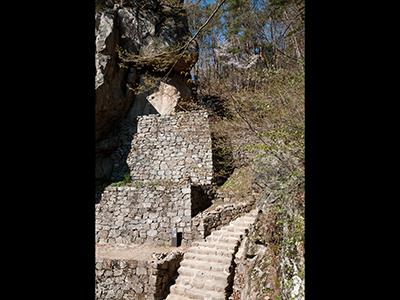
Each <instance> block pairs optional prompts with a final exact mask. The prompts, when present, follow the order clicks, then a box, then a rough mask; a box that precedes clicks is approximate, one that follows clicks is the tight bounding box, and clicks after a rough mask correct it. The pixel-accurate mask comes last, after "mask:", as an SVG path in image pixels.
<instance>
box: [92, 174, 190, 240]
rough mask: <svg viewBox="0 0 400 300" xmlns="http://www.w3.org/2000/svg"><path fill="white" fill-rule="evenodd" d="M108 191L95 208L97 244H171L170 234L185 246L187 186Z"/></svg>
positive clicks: (158, 184)
mask: <svg viewBox="0 0 400 300" xmlns="http://www.w3.org/2000/svg"><path fill="white" fill-rule="evenodd" d="M134 184H136V185H137V186H123V187H107V188H106V190H105V191H104V192H103V195H102V199H101V201H100V203H99V204H96V242H97V243H122V244H130V243H139V244H141V243H144V242H154V243H156V244H170V243H171V230H172V228H176V229H177V232H181V233H182V239H183V240H184V242H185V243H186V242H187V240H188V239H190V231H191V198H190V195H191V187H190V184H189V182H178V183H175V182H174V183H171V182H166V181H164V182H156V183H149V182H147V183H141V182H136V183H134Z"/></svg>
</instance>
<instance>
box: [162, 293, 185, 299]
mask: <svg viewBox="0 0 400 300" xmlns="http://www.w3.org/2000/svg"><path fill="white" fill-rule="evenodd" d="M188 299H190V298H188V297H185V296H182V295H178V294H169V295H168V297H167V298H166V300H188Z"/></svg>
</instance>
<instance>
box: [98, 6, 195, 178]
mask: <svg viewBox="0 0 400 300" xmlns="http://www.w3.org/2000/svg"><path fill="white" fill-rule="evenodd" d="M182 3H183V1H181V0H169V1H166V0H164V1H162V0H122V1H115V0H96V4H97V5H96V16H95V18H96V62H95V63H96V78H95V88H96V179H109V178H110V176H111V173H112V169H113V165H115V162H113V159H112V156H111V154H112V153H113V152H114V151H115V150H116V149H117V148H118V147H119V146H120V144H121V140H120V138H118V130H119V129H118V126H119V125H120V123H121V121H122V120H123V119H124V118H125V117H126V116H127V115H128V112H129V111H130V113H129V116H130V118H131V120H134V119H135V117H136V116H138V115H143V114H148V113H156V112H158V111H157V110H156V108H157V107H160V106H162V107H163V112H164V111H167V112H171V111H173V109H174V107H175V106H176V105H177V102H178V101H179V99H185V98H186V99H187V98H191V97H192V96H193V94H192V90H191V87H190V86H188V84H187V80H188V78H190V75H189V71H190V69H191V67H192V66H193V65H194V64H195V63H196V61H197V57H198V49H197V45H196V44H192V45H190V47H189V48H188V50H186V52H187V55H185V56H184V57H182V59H180V60H178V62H177V63H176V64H175V66H174V68H173V70H172V72H170V75H169V79H168V80H167V82H165V80H163V81H164V83H163V84H162V85H161V88H160V79H161V78H163V76H164V75H165V74H166V73H167V72H168V70H169V69H170V68H171V67H172V66H173V64H172V63H168V61H176V60H177V59H178V58H179V56H178V55H177V54H176V52H173V51H171V50H175V49H177V48H179V47H181V46H182V45H184V44H185V43H186V42H187V41H188V40H189V39H190V37H191V34H190V31H189V29H188V24H187V18H186V14H185V11H184V9H183V8H182V6H181V5H182ZM165 53H167V56H168V55H169V54H170V55H169V57H166V56H165V55H166V54H165ZM123 55H134V57H135V58H136V60H134V61H129V59H128V60H127V59H123ZM160 61H161V63H162V68H157V66H158V65H159V64H160ZM188 76H189V77H188ZM166 85H170V86H171V87H170V88H169V89H166ZM164 90H169V91H171V90H173V91H175V95H172V98H173V99H172V100H173V101H171V100H169V102H170V103H171V104H169V103H164V102H165V101H164V100H163V99H166V98H168V97H171V95H163V91H164ZM160 98H161V100H159V99H160ZM160 101H161V102H163V101H164V102H163V103H159V102H160ZM167 102H168V100H167ZM152 103H157V105H155V106H153V104H152ZM168 105H173V106H174V107H169V106H168ZM166 106H167V107H166Z"/></svg>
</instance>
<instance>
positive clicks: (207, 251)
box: [187, 246, 233, 259]
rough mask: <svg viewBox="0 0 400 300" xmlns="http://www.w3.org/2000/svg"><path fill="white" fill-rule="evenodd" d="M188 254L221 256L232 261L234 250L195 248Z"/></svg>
mask: <svg viewBox="0 0 400 300" xmlns="http://www.w3.org/2000/svg"><path fill="white" fill-rule="evenodd" d="M187 253H193V254H201V255H213V256H221V257H228V258H230V259H232V254H233V249H232V250H222V249H215V248H210V247H202V246H194V247H191V248H190V249H189V250H188V251H187Z"/></svg>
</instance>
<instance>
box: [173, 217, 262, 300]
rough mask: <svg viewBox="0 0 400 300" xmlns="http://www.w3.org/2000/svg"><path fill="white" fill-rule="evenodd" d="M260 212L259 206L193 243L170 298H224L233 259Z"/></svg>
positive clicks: (230, 277)
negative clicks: (257, 208) (202, 239)
mask: <svg viewBox="0 0 400 300" xmlns="http://www.w3.org/2000/svg"><path fill="white" fill-rule="evenodd" d="M256 215H257V211H256V210H252V211H250V212H249V213H247V214H245V215H243V216H241V217H239V218H237V219H236V220H234V221H232V222H230V223H229V224H228V225H226V226H224V227H222V228H221V229H219V230H217V231H214V232H212V233H211V234H210V235H209V236H208V237H206V239H205V241H199V242H195V243H193V246H192V247H190V248H189V249H188V250H187V251H186V252H185V255H184V256H183V260H182V262H181V264H180V267H179V269H178V273H179V276H178V278H177V280H176V283H175V284H174V285H173V286H171V288H170V294H169V295H168V297H167V298H166V299H167V300H184V299H199V300H225V299H227V294H226V290H227V288H229V282H230V281H232V279H233V278H232V277H233V272H234V270H233V259H234V255H235V253H236V251H237V249H238V246H239V244H240V241H241V240H242V239H243V237H244V235H245V234H247V229H248V228H249V226H250V224H253V223H254V221H255V218H256Z"/></svg>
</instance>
